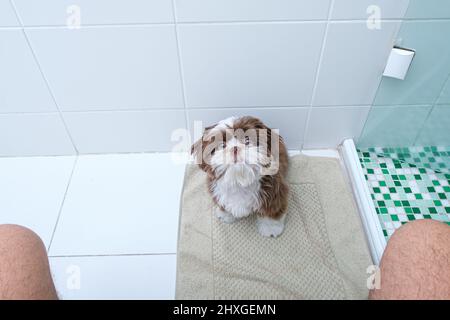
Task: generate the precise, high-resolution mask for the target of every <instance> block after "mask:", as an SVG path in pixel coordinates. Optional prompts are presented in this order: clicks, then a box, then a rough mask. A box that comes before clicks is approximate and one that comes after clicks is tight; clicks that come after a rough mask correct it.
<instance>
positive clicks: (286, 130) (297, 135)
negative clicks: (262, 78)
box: [188, 108, 308, 149]
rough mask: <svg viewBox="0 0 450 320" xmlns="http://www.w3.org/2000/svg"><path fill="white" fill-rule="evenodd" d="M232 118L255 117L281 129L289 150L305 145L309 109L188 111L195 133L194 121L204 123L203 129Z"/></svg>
mask: <svg viewBox="0 0 450 320" xmlns="http://www.w3.org/2000/svg"><path fill="white" fill-rule="evenodd" d="M231 116H254V117H257V118H259V119H261V120H262V121H263V122H264V123H265V124H266V125H267V126H268V127H270V128H273V129H279V130H280V135H281V136H282V137H283V138H284V141H285V143H286V145H287V147H288V148H289V149H300V148H301V145H302V143H303V133H304V131H305V125H306V118H307V117H308V108H264V109H261V108H260V109H257V108H238V109H235V108H226V109H192V110H189V111H188V117H189V126H190V127H191V132H192V133H193V128H194V126H193V125H194V121H202V122H203V127H206V126H210V125H212V124H214V123H217V122H218V121H220V120H223V119H226V118H228V117H231Z"/></svg>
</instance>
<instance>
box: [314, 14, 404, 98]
mask: <svg viewBox="0 0 450 320" xmlns="http://www.w3.org/2000/svg"><path fill="white" fill-rule="evenodd" d="M398 27H399V22H392V21H389V22H388V21H383V22H382V27H381V29H379V30H377V29H373V30H370V29H368V28H367V25H366V23H365V22H332V23H330V26H329V30H328V35H327V39H326V45H325V51H324V55H323V61H322V65H321V67H320V73H319V80H318V85H317V90H316V94H315V99H314V102H313V103H314V105H324V106H333V105H342V106H346V105H347V106H348V105H371V104H372V102H373V99H374V97H375V94H376V92H377V89H378V85H379V83H380V80H381V76H382V74H383V71H384V68H385V66H386V62H387V58H388V57H389V53H390V51H391V49H392V47H393V43H394V37H395V35H396V32H397V30H398Z"/></svg>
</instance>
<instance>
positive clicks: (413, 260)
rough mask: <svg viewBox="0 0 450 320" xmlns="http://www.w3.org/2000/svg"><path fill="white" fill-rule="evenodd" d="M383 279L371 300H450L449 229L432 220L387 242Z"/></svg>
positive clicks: (413, 224)
mask: <svg viewBox="0 0 450 320" xmlns="http://www.w3.org/2000/svg"><path fill="white" fill-rule="evenodd" d="M380 276H381V287H380V289H374V290H372V291H371V292H370V295H369V299H374V300H375V299H376V300H391V299H412V300H425V299H450V227H449V226H448V225H446V224H444V223H441V222H437V221H432V220H416V221H414V222H408V223H407V224H405V225H403V226H402V227H401V228H399V229H398V230H397V231H395V232H394V234H393V235H392V237H391V238H390V240H389V242H388V245H387V247H386V250H385V252H384V254H383V257H382V259H381V263H380Z"/></svg>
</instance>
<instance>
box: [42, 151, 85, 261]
mask: <svg viewBox="0 0 450 320" xmlns="http://www.w3.org/2000/svg"><path fill="white" fill-rule="evenodd" d="M74 157H75V159H74V161H73V166H72V171H71V172H70V176H69V180H68V181H67V186H66V190H65V191H64V196H63V199H62V201H61V205H60V207H59V211H58V217H57V218H56V221H55V226H54V227H53V231H52V236H51V238H50V242H49V244H48V248H47V251H48V252H50V249H51V247H52V244H53V239H54V237H55V233H56V228H57V227H58V223H59V220H60V218H61V214H62V211H63V208H64V203H65V202H66V197H67V194H68V192H69V187H70V184H71V183H72V178H73V176H74V173H75V169H76V166H77V163H78V155H76V156H74Z"/></svg>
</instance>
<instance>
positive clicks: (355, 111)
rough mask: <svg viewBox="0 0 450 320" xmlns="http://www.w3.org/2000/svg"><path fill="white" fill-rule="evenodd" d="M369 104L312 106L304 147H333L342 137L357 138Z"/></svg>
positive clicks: (339, 142)
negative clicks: (356, 105) (359, 105)
mask: <svg viewBox="0 0 450 320" xmlns="http://www.w3.org/2000/svg"><path fill="white" fill-rule="evenodd" d="M369 110H370V107H369V106H361V107H323V108H313V109H312V110H311V115H310V119H309V123H308V132H307V135H306V139H305V144H304V148H306V149H308V148H334V147H336V146H337V145H339V144H341V143H342V142H343V140H344V139H357V138H358V137H359V135H360V134H361V131H362V129H363V126H364V122H365V120H366V118H367V115H368V114H369Z"/></svg>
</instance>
